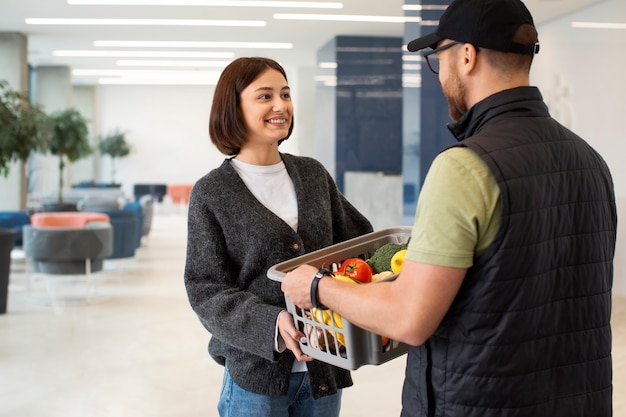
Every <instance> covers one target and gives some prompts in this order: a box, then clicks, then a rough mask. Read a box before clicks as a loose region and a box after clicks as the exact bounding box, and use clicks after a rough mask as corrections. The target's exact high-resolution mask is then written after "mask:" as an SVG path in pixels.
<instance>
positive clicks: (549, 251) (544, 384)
mask: <svg viewBox="0 0 626 417" xmlns="http://www.w3.org/2000/svg"><path fill="white" fill-rule="evenodd" d="M450 129H451V130H452V131H453V133H456V134H457V137H459V138H460V140H461V142H460V143H459V145H457V146H467V147H469V148H470V149H472V150H474V151H475V152H476V153H477V154H478V155H479V156H480V157H481V158H482V159H483V160H484V161H485V163H486V164H487V165H488V166H489V168H490V170H491V172H492V174H493V175H494V176H495V178H496V181H497V183H498V186H499V187H500V191H501V203H502V204H501V205H502V219H501V223H500V227H499V229H498V232H497V234H496V236H495V238H494V241H493V242H492V244H491V245H490V247H489V248H488V249H487V250H486V252H485V253H484V254H483V255H481V256H480V257H478V258H476V259H475V260H474V266H472V267H471V268H470V269H469V270H468V273H467V276H466V278H465V280H464V283H463V285H462V287H461V289H460V291H459V294H458V296H457V298H456V299H455V301H454V303H453V305H452V306H451V308H450V310H449V311H448V313H447V315H446V316H445V318H444V320H443V322H442V324H441V326H440V327H439V328H438V330H437V331H436V333H435V334H434V335H433V336H432V337H431V338H430V339H429V340H428V341H427V343H425V344H424V345H423V346H419V347H414V348H411V350H410V352H409V356H408V362H407V375H406V380H405V387H404V392H403V412H402V416H403V417H409V416H410V417H415V416H437V417H439V416H446V417H452V416H454V417H489V416H498V417H508V416H515V417H526V416H528V417H577V416H580V417H583V416H585V417H589V416H594V417H606V416H611V415H612V405H611V404H612V365H611V328H610V317H611V287H612V283H613V255H614V249H615V238H616V225H617V215H616V208H615V198H614V192H613V183H612V179H611V175H610V173H609V170H608V168H607V166H606V164H605V162H604V161H603V159H602V158H601V157H600V156H599V155H598V154H597V153H596V152H595V151H594V150H593V149H592V148H591V147H590V146H589V145H588V144H587V143H586V142H584V141H583V140H582V139H581V138H579V137H578V136H576V135H575V134H573V133H572V132H571V131H569V130H567V129H566V128H565V127H563V126H561V125H560V124H558V123H557V122H556V121H555V120H554V119H552V118H551V117H550V116H549V114H548V110H547V108H546V106H545V105H544V103H543V101H542V97H541V94H540V93H539V91H538V90H537V89H535V88H532V87H522V88H517V89H512V90H507V91H505V92H501V93H498V94H496V95H494V96H491V97H489V98H487V99H486V100H484V101H483V102H481V103H479V104H477V105H476V106H474V108H473V109H472V110H471V112H470V113H468V114H467V115H466V117H465V118H464V119H462V120H461V121H459V123H458V124H457V125H455V126H453V127H451V128H450Z"/></svg>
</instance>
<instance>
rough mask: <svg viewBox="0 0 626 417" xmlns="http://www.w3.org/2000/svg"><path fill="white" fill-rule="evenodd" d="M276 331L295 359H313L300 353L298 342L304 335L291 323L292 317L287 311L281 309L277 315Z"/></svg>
mask: <svg viewBox="0 0 626 417" xmlns="http://www.w3.org/2000/svg"><path fill="white" fill-rule="evenodd" d="M278 332H279V333H280V336H281V337H282V338H283V340H284V341H285V346H287V349H289V350H290V351H292V352H293V354H294V356H295V357H296V360H297V361H299V362H309V361H312V360H313V358H312V357H310V356H309V355H306V354H304V353H302V350H301V349H300V345H299V343H298V342H299V341H300V339H301V338H303V337H305V336H304V333H302V332H301V331H299V330H298V329H296V326H294V324H293V317H291V314H289V313H288V312H287V311H283V312H282V313H280V315H279V316H278Z"/></svg>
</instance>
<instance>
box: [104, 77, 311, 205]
mask: <svg viewBox="0 0 626 417" xmlns="http://www.w3.org/2000/svg"><path fill="white" fill-rule="evenodd" d="M307 73H310V71H308V72H307ZM288 77H289V83H290V85H291V87H292V92H293V97H294V102H295V107H296V109H295V117H296V127H295V129H294V133H293V136H292V137H291V138H290V139H289V140H288V141H286V142H284V143H283V144H282V145H281V150H282V151H283V152H289V153H298V151H299V147H298V142H299V139H298V138H299V137H303V136H304V137H306V136H307V135H308V134H309V132H310V131H311V130H312V117H313V116H312V114H307V113H306V112H305V111H299V108H300V107H301V106H300V105H299V102H298V100H299V98H298V74H297V73H293V74H292V73H288ZM311 77H312V76H311ZM213 90H214V87H213V86H158V87H154V86H99V87H98V94H97V99H96V100H97V105H96V107H97V109H98V115H99V116H98V126H99V130H100V133H106V132H108V131H112V130H114V129H120V130H122V131H124V132H126V134H127V135H126V137H127V140H128V142H129V143H130V145H131V147H132V151H131V153H130V154H129V155H128V156H127V157H124V158H118V160H117V161H116V162H115V168H116V174H115V180H116V182H118V183H121V184H122V188H123V189H124V191H125V192H126V193H127V195H131V196H132V191H133V184H135V183H164V184H190V183H195V182H196V181H197V180H198V179H199V178H200V177H202V176H203V175H204V174H206V173H207V172H209V171H210V170H211V169H213V168H216V167H217V166H219V165H220V164H221V163H222V161H223V160H224V158H225V155H222V154H221V153H220V152H219V151H218V150H217V149H216V148H215V147H214V146H213V144H212V143H211V140H210V138H209V133H208V120H209V110H210V108H211V100H212V97H213ZM310 95H311V91H309V92H307V96H310ZM302 100H303V101H306V100H307V99H306V97H304V98H303V99H302ZM310 109H311V108H310V107H309V110H308V111H309V112H311V113H312V111H311V110H310ZM311 136H312V133H311ZM100 178H101V180H102V181H104V182H109V181H110V180H111V160H110V158H109V157H103V158H102V161H101V171H100Z"/></svg>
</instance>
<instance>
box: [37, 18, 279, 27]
mask: <svg viewBox="0 0 626 417" xmlns="http://www.w3.org/2000/svg"><path fill="white" fill-rule="evenodd" d="M26 24H27V25H97V26H107V25H108V26H254V27H262V26H266V25H267V22H265V21H263V20H207V19H73V18H58V19H57V18H32V17H29V18H26Z"/></svg>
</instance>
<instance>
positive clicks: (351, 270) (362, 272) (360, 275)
mask: <svg viewBox="0 0 626 417" xmlns="http://www.w3.org/2000/svg"><path fill="white" fill-rule="evenodd" d="M337 272H338V273H339V274H342V275H346V276H348V277H350V278H352V279H356V280H357V281H361V282H372V275H373V274H374V272H373V271H372V267H371V266H369V264H368V263H367V262H365V261H364V260H363V259H360V258H350V259H346V260H345V261H343V263H342V264H341V267H340V268H339V270H338V271H337Z"/></svg>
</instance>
